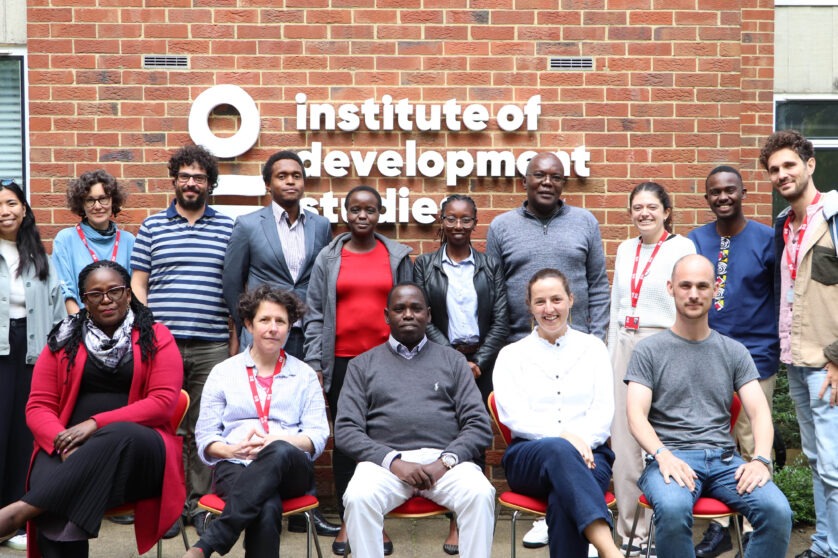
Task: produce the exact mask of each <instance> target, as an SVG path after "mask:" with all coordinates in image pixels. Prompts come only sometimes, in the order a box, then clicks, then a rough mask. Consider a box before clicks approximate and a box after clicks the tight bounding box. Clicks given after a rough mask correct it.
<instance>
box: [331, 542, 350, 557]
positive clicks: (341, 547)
mask: <svg viewBox="0 0 838 558" xmlns="http://www.w3.org/2000/svg"><path fill="white" fill-rule="evenodd" d="M348 550H349V541H344V542H338V541H332V554H334V555H336V556H346V552H347V551H348Z"/></svg>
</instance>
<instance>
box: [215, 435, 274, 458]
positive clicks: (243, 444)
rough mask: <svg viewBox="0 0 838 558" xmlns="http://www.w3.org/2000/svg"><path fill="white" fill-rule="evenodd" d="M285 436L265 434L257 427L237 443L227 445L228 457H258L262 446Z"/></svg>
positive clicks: (226, 456)
mask: <svg viewBox="0 0 838 558" xmlns="http://www.w3.org/2000/svg"><path fill="white" fill-rule="evenodd" d="M284 439H285V436H283V435H282V434H273V435H272V434H265V433H263V432H260V431H259V430H257V429H256V428H253V429H251V430H250V432H248V433H247V435H246V436H245V437H244V439H243V440H242V441H240V442H238V443H236V444H226V445H225V453H226V454H227V455H225V458H226V459H256V456H257V455H258V454H259V452H260V451H262V448H264V447H265V446H267V445H268V444H270V443H271V442H275V441H276V440H284Z"/></svg>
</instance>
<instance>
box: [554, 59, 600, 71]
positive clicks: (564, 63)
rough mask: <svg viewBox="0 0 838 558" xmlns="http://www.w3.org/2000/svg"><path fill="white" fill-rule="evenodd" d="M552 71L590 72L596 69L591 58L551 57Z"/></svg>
mask: <svg viewBox="0 0 838 558" xmlns="http://www.w3.org/2000/svg"><path fill="white" fill-rule="evenodd" d="M550 69H551V70H563V71H589V70H593V69H594V59H593V57H591V56H553V57H550Z"/></svg>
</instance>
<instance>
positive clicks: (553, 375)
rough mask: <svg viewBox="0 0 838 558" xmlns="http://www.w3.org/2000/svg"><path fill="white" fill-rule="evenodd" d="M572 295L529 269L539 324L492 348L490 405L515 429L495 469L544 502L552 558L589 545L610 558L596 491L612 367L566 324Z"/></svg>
mask: <svg viewBox="0 0 838 558" xmlns="http://www.w3.org/2000/svg"><path fill="white" fill-rule="evenodd" d="M570 292H571V291H570V285H568V281H567V278H566V277H565V276H564V274H562V273H561V272H560V271H558V270H556V269H542V270H541V271H539V272H537V273H536V274H535V275H533V277H532V279H530V282H529V286H528V288H527V306H528V307H529V311H530V313H531V314H532V316H533V318H534V319H535V321H536V323H537V327H536V328H535V329H534V330H533V332H532V333H531V334H530V335H528V336H527V337H525V338H523V339H521V340H520V341H517V342H515V343H513V344H511V345H508V346H506V347H504V348H503V349H501V352H500V354H499V355H498V359H497V362H496V363H495V370H494V378H493V380H494V388H495V402H496V404H497V407H498V418H499V419H500V421H501V422H502V423H504V424H505V425H506V426H508V427H509V429H510V430H511V431H512V436H513V441H512V443H511V444H510V446H509V447H508V448H507V450H506V452H505V453H504V456H503V467H504V469H505V471H506V479H507V481H508V482H509V486H510V488H512V490H514V491H516V492H520V493H522V494H526V495H529V496H533V497H537V498H546V499H547V532H548V535H549V540H550V542H549V547H550V557H551V558H560V557H562V558H564V557H566V558H583V557H586V556H588V543H589V542H590V543H591V544H593V545H594V546H595V547H596V549H597V551H598V555H599V556H600V557H601V558H612V557H614V558H616V557H617V556H620V551H619V549H618V548H617V547H616V546H615V545H614V541H613V540H612V538H611V531H610V528H609V524H610V521H611V517H610V515H609V513H608V509H607V508H606V506H605V498H604V494H605V491H606V490H607V488H608V485H609V482H610V480H611V464H612V462H613V461H614V454H613V453H612V451H611V449H610V448H609V447H608V446H607V445H606V441H607V440H608V437H609V436H610V427H611V418H612V416H613V414H614V388H613V386H612V373H611V364H610V363H609V360H608V351H607V349H606V348H605V345H604V344H603V342H602V341H600V340H599V339H598V338H596V337H594V336H593V335H589V334H587V333H582V332H580V331H577V330H574V329H571V328H569V327H568V323H567V318H568V316H569V315H570V308H571V307H572V306H573V295H572V294H570Z"/></svg>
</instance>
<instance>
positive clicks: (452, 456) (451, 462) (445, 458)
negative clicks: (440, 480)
mask: <svg viewBox="0 0 838 558" xmlns="http://www.w3.org/2000/svg"><path fill="white" fill-rule="evenodd" d="M439 459H440V460H441V461H442V464H443V465H445V467H446V468H447V469H453V468H454V467H455V466H456V465H457V463H459V462H460V458H459V457H457V454H456V453H443V454H442V455H440V456H439Z"/></svg>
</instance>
